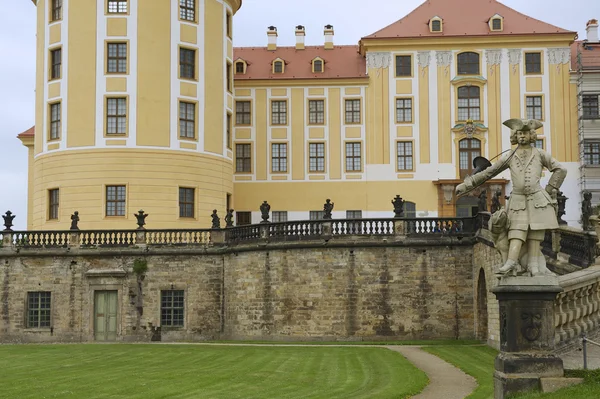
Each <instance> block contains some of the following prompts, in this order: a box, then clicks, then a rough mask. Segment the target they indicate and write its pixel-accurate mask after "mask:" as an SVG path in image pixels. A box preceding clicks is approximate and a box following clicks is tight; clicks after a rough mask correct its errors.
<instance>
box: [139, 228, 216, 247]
mask: <svg viewBox="0 0 600 399" xmlns="http://www.w3.org/2000/svg"><path fill="white" fill-rule="evenodd" d="M145 234H146V244H151V245H198V244H202V245H207V244H208V243H210V230H208V229H200V230H145Z"/></svg>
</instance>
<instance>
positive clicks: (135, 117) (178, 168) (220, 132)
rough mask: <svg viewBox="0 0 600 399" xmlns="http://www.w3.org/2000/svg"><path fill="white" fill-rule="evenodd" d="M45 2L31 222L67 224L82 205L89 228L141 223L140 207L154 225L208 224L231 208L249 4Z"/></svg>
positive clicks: (209, 0) (211, 0)
mask: <svg viewBox="0 0 600 399" xmlns="http://www.w3.org/2000/svg"><path fill="white" fill-rule="evenodd" d="M36 6H37V21H38V23H37V40H38V41H37V77H36V124H35V138H34V139H32V140H31V141H28V142H26V141H24V143H25V144H26V145H28V147H29V149H30V167H29V174H30V176H29V182H30V184H29V211H28V213H29V214H28V228H30V229H63V228H68V227H69V224H70V215H71V214H72V213H73V212H74V211H76V210H77V211H79V214H80V217H81V222H82V225H84V226H85V228H132V227H135V218H134V217H133V214H134V213H136V212H137V211H138V210H139V209H143V210H144V211H145V212H146V213H148V214H149V215H151V217H150V218H151V220H152V227H153V228H167V227H168V228H174V227H178V228H186V227H190V228H191V227H198V226H199V225H202V226H203V227H204V226H206V225H208V224H209V223H210V214H211V211H212V210H213V209H217V210H219V213H221V214H223V213H224V211H225V207H226V202H227V201H228V198H230V195H231V194H233V184H232V173H233V171H232V159H233V154H232V151H231V144H230V142H229V141H228V137H229V132H230V130H229V128H228V121H230V120H231V116H230V115H231V114H232V106H233V81H232V70H231V65H232V60H233V47H232V40H231V37H232V16H233V15H234V13H235V12H236V11H237V10H238V9H239V8H240V6H241V1H240V0H225V1H218V0H195V1H193V0H188V1H185V2H180V1H179V0H165V1H142V0H127V1H116V0H77V1H66V0H62V1H61V0H39V1H37V3H36ZM228 115H229V116H228ZM56 190H58V192H57V191H56ZM149 220H150V219H149Z"/></svg>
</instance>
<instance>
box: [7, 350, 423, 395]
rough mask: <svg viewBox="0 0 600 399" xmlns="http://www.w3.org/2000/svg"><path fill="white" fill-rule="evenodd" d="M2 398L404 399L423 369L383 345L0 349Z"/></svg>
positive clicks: (419, 387) (416, 386)
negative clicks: (359, 346)
mask: <svg viewBox="0 0 600 399" xmlns="http://www.w3.org/2000/svg"><path fill="white" fill-rule="evenodd" d="M0 368H1V369H2V370H3V373H2V374H3V375H2V378H0V398H11V399H12V398H22V399H26V398H36V399H37V398H42V397H45V398H78V399H79V398H86V399H99V398H128V399H129V398H131V399H135V398H214V399H220V398H227V399H235V398H243V399H259V398H286V399H287V398H289V399H304V398H307V399H308V398H326V399H335V398H340V399H341V398H343V399H359V398H372V397H377V398H382V399H386V398H405V397H408V396H410V395H413V394H415V393H417V392H419V391H421V390H422V389H423V388H424V386H425V385H426V383H427V378H426V376H425V374H424V373H423V372H421V371H420V370H418V369H416V368H415V367H414V366H412V365H411V364H410V363H409V362H408V361H407V360H406V359H404V358H403V357H402V356H401V355H400V354H398V353H396V352H393V351H390V350H387V349H383V348H358V347H354V348H353V347H326V346H323V347H252V346H203V345H145V344H141V345H127V344H116V345H15V346H13V345H6V346H0Z"/></svg>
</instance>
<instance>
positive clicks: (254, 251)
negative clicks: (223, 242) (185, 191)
mask: <svg viewBox="0 0 600 399" xmlns="http://www.w3.org/2000/svg"><path fill="white" fill-rule="evenodd" d="M473 243H474V240H473V239H470V238H466V239H464V240H462V242H460V241H457V240H456V239H451V238H448V237H446V238H441V239H439V240H410V239H409V240H405V241H404V242H393V241H391V242H387V241H386V240H379V241H374V240H363V241H361V240H358V241H356V240H353V241H351V240H339V241H337V242H334V241H331V242H325V241H322V240H315V241H305V242H301V243H300V242H295V243H294V242H292V243H289V242H288V243H261V244H244V245H232V246H225V247H211V246H208V247H201V246H196V247H194V246H182V247H159V248H156V247H153V248H149V247H144V246H140V247H139V248H138V247H135V246H133V247H129V248H120V249H117V248H102V247H99V248H95V249H84V248H71V249H67V248H62V249H61V248H59V249H48V248H46V249H21V250H20V252H18V253H17V252H16V251H15V250H14V249H13V248H6V247H5V248H0V266H1V267H2V271H1V273H0V287H1V290H2V291H1V294H0V298H1V299H2V304H1V306H0V341H2V342H81V341H92V340H94V315H93V309H94V306H93V301H94V291H96V290H115V291H117V292H118V310H117V340H124V341H130V340H131V341H134V340H135V341H149V340H151V339H154V340H156V339H161V340H162V341H184V340H185V341H198V340H207V339H272V340H307V339H314V340H321V339H328V340H337V339H356V340H360V339H369V340H373V339H392V338H400V339H424V338H461V339H464V338H473V336H474V327H473V326H474V305H473V303H474V301H473V294H474V292H473V286H474V282H473ZM136 259H145V260H147V265H148V270H147V272H146V273H145V275H144V276H143V278H141V279H140V284H139V288H138V276H137V275H136V274H135V273H133V264H134V261H135V260H136ZM171 289H176V290H184V293H185V316H184V317H185V319H184V327H183V328H165V327H162V328H160V329H157V327H159V326H160V309H161V304H160V291H161V290H171ZM29 291H50V292H51V293H52V310H51V328H48V329H26V328H25V325H26V306H27V305H26V302H27V300H26V297H27V292H29ZM140 291H141V292H140Z"/></svg>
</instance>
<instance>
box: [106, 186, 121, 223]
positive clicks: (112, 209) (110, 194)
mask: <svg viewBox="0 0 600 399" xmlns="http://www.w3.org/2000/svg"><path fill="white" fill-rule="evenodd" d="M106 216H125V186H106Z"/></svg>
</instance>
